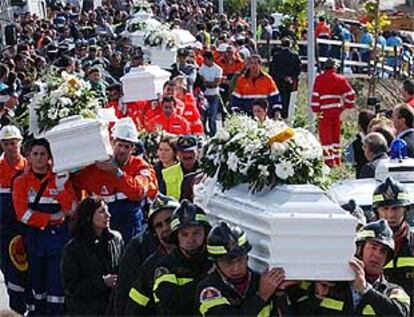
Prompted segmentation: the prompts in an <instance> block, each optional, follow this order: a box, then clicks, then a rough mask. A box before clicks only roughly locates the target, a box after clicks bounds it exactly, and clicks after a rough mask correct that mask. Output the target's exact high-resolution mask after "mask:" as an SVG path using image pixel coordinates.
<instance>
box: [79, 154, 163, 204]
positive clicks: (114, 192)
mask: <svg viewBox="0 0 414 317" xmlns="http://www.w3.org/2000/svg"><path fill="white" fill-rule="evenodd" d="M120 168H121V170H122V171H123V172H124V174H123V176H121V177H117V176H116V175H113V174H111V173H108V172H105V171H103V170H101V169H99V168H97V167H96V165H92V166H89V167H87V168H85V169H83V170H81V171H80V172H79V173H76V174H74V175H72V182H73V186H74V187H75V189H76V190H77V192H79V193H80V191H81V190H86V191H87V192H88V193H89V194H95V195H98V196H100V197H102V198H103V199H104V200H105V201H106V202H111V201H112V200H111V199H112V198H115V197H116V199H118V200H119V199H128V200H131V201H140V200H141V199H143V198H144V197H146V196H148V197H150V198H153V197H155V195H156V194H157V193H158V185H157V177H156V175H155V171H154V169H153V168H152V166H151V165H150V164H148V163H147V162H146V161H145V160H144V159H142V158H140V157H138V156H131V158H130V159H129V161H128V162H127V163H126V164H125V165H124V166H122V167H120ZM113 200H115V199H113Z"/></svg>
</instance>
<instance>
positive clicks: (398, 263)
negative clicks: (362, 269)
mask: <svg viewBox="0 0 414 317" xmlns="http://www.w3.org/2000/svg"><path fill="white" fill-rule="evenodd" d="M372 201H373V203H372V207H373V209H374V211H375V213H376V215H377V217H378V218H380V219H385V220H387V222H388V223H389V225H390V227H391V229H392V231H393V233H394V243H395V255H394V258H393V259H392V260H391V261H389V262H388V263H387V265H386V266H385V268H384V274H385V276H386V278H387V279H388V280H389V281H390V282H392V283H396V284H398V285H401V286H402V287H403V288H404V290H405V291H406V292H407V293H408V294H409V295H410V297H411V314H412V313H413V308H414V306H413V300H414V231H413V230H412V229H411V228H410V226H409V225H408V223H407V221H406V213H407V211H408V209H409V207H410V204H411V202H410V198H409V195H408V192H407V189H406V188H405V186H404V185H403V184H401V183H400V182H398V181H396V180H395V179H393V178H392V177H388V178H387V179H386V180H385V181H384V182H382V183H381V184H379V185H378V186H377V188H376V189H375V191H374V196H373V200H372Z"/></svg>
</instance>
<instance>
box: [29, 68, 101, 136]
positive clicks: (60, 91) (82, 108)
mask: <svg viewBox="0 0 414 317" xmlns="http://www.w3.org/2000/svg"><path fill="white" fill-rule="evenodd" d="M43 86H44V89H43V91H42V92H41V93H40V95H37V96H36V97H35V98H33V100H32V102H31V105H30V107H31V108H32V109H33V110H34V111H35V113H36V117H37V118H36V120H37V125H38V129H39V132H44V131H47V130H50V129H51V128H53V127H54V126H56V125H58V124H59V120H60V119H63V118H67V117H69V116H73V115H81V116H82V117H84V118H96V117H97V112H98V109H100V108H101V107H102V104H101V101H100V100H99V98H98V97H97V96H96V94H95V92H93V91H92V90H91V86H90V84H89V83H88V82H86V81H84V80H82V79H80V78H78V77H76V76H74V75H69V74H67V73H65V72H62V74H61V75H59V74H58V73H57V72H55V71H51V72H50V73H49V74H48V75H47V76H46V80H45V83H43Z"/></svg>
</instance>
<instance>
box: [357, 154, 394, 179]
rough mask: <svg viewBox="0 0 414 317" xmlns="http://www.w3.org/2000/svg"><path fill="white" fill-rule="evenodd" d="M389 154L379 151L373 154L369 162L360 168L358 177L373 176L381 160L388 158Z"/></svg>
mask: <svg viewBox="0 0 414 317" xmlns="http://www.w3.org/2000/svg"><path fill="white" fill-rule="evenodd" d="M388 158H389V156H388V155H387V153H380V154H377V155H375V156H374V158H373V160H372V161H371V162H368V163H367V164H365V165H364V166H362V168H361V173H360V174H359V178H374V177H375V170H376V168H377V166H378V164H379V162H380V161H381V160H385V159H388Z"/></svg>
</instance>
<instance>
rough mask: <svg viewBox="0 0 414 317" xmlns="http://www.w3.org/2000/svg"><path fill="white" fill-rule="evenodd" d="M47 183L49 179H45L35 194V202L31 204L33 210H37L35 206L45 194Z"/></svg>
mask: <svg viewBox="0 0 414 317" xmlns="http://www.w3.org/2000/svg"><path fill="white" fill-rule="evenodd" d="M48 183H49V179H48V178H47V179H45V180H44V181H43V182H42V184H41V185H40V188H39V191H38V192H37V194H36V197H35V200H34V202H33V207H32V208H33V209H37V205H38V204H39V201H40V198H42V195H43V193H44V192H45V190H46V187H47V184H48Z"/></svg>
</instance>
